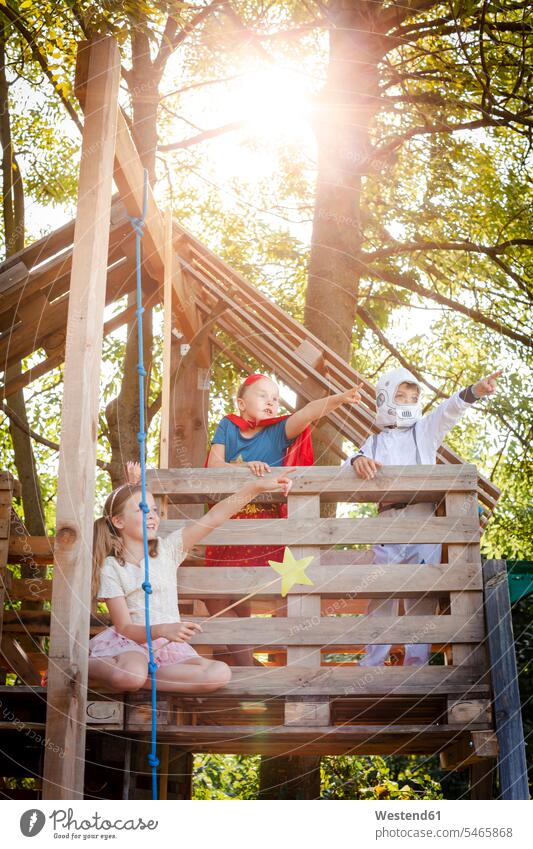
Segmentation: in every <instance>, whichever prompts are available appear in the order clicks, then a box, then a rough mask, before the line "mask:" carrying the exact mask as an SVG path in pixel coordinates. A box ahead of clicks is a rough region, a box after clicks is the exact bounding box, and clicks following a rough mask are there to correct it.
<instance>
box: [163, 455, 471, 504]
mask: <svg viewBox="0 0 533 849" xmlns="http://www.w3.org/2000/svg"><path fill="white" fill-rule="evenodd" d="M248 477H249V472H248V471H247V470H246V469H239V468H235V469H227V468H221V469H198V468H188V469H149V470H148V471H147V484H148V488H149V489H150V491H151V492H152V493H153V494H154V495H165V496H169V497H170V496H172V500H175V501H178V500H179V499H180V498H182V499H183V500H186V499H190V498H191V497H192V496H195V495H204V496H206V499H205V500H207V497H208V496H209V500H211V499H213V498H214V497H215V496H218V497H220V498H222V497H226V496H227V495H230V494H232V493H234V492H235V491H236V490H237V489H239V488H240V487H242V486H243V485H244V484H245V483H246V481H247V480H248ZM291 479H292V481H293V485H292V490H291V495H315V494H319V495H320V496H321V499H322V500H326V498H327V497H329V498H330V500H332V501H361V502H367V501H381V500H382V499H383V498H384V496H386V495H389V496H390V495H392V496H393V497H394V499H395V500H404V499H406V498H412V497H416V498H418V499H419V500H423V501H432V500H434V499H436V498H440V497H442V496H444V495H445V494H446V493H447V492H454V491H457V492H464V491H465V490H475V489H476V467H475V466H474V465H471V464H467V463H462V464H458V465H455V466H451V465H445V466H444V465H441V466H384V467H383V468H382V469H380V471H379V472H378V474H377V475H376V477H375V478H373V479H372V480H370V481H365V480H362V479H361V478H358V477H356V476H355V475H354V474H353V471H352V470H351V469H348V468H344V467H341V466H323V467H320V466H315V467H309V466H299V467H297V471H296V472H295V473H294V474H293V475H291Z"/></svg>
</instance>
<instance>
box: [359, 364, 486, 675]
mask: <svg viewBox="0 0 533 849" xmlns="http://www.w3.org/2000/svg"><path fill="white" fill-rule="evenodd" d="M391 376H392V378H393V379H392V381H389V388H390V392H389V397H388V398H387V397H385V403H383V401H384V399H383V397H382V396H381V397H380V392H379V389H380V383H382V380H383V379H380V381H379V382H378V385H377V386H376V389H377V390H378V393H377V397H378V416H377V418H376V423H377V424H378V425H379V426H380V427H382V428H383V429H382V430H381V432H380V433H377V434H373V435H372V436H369V437H368V439H367V440H366V441H365V442H364V443H363V445H362V446H361V448H360V450H359V452H358V453H357V454H355V455H354V456H353V457H350V458H348V459H347V460H346V461H345V462H344V464H343V465H348V464H349V463H352V462H353V461H354V460H355V459H356V457H360V456H365V457H369V458H371V459H373V460H377V461H378V462H380V463H383V464H384V465H387V466H414V465H419V464H424V465H430V464H434V463H435V462H436V452H437V449H438V448H439V446H440V444H441V443H442V440H443V438H444V436H445V434H446V433H447V432H448V431H449V430H450V429H451V428H452V427H453V426H454V425H455V424H456V423H457V422H458V421H459V419H460V418H461V416H462V415H463V414H464V413H465V412H466V410H468V409H469V408H470V407H471V406H472V404H473V403H474V401H476V400H477V399H476V396H475V395H474V393H473V391H472V388H471V387H470V386H469V387H468V388H467V389H463V390H461V391H460V392H456V393H454V394H453V395H452V396H451V397H450V398H448V399H447V400H446V401H443V402H442V403H441V404H439V406H438V407H436V408H435V409H434V410H433V411H432V412H430V413H428V414H427V415H425V416H421V417H420V418H418V420H416V421H415V423H414V424H410V426H407V427H406V426H404V424H403V422H402V426H398V425H397V424H395V425H387V424H386V422H387V421H391V422H392V421H394V422H399V421H400V420H401V419H400V417H401V416H402V415H405V414H404V413H403V412H402V411H403V410H405V406H403V407H401V406H400V405H397V406H398V410H395V404H394V401H393V399H394V395H395V392H396V388H397V387H398V386H399V384H400V383H401V382H409V383H411V382H412V383H416V384H417V385H418V386H419V388H421V387H420V384H419V381H418V380H417V379H416V378H415V377H414V376H413V375H411V374H410V372H408V371H407V370H406V369H395V371H394V372H390V373H388V375H385V376H384V377H385V378H387V377H391ZM380 401H381V405H380ZM380 406H381V407H382V409H381V410H380ZM409 406H412V407H414V406H415V405H409ZM417 406H418V405H417ZM415 418H416V415H415ZM434 513H435V504H429V503H427V502H426V503H420V504H409V505H407V506H400V507H387V508H386V509H385V510H384V511H383V512H381V513H380V514H379V515H380V516H382V517H383V518H386V519H389V520H392V519H394V520H395V521H397V522H398V524H399V525H400V524H401V522H402V519H404V518H405V519H407V518H409V519H413V518H414V517H416V518H417V519H419V520H420V521H421V522H423V520H424V517H426V516H433V515H434ZM373 554H374V563H376V564H380V565H382V564H387V563H440V562H441V554H442V547H441V546H440V545H436V544H435V545H433V544H413V545H409V544H404V545H401V544H396V545H394V544H386V545H375V546H374V547H373ZM398 605H399V599H396V598H392V599H370V602H369V608H368V613H369V614H370V615H377V616H397V615H398ZM404 606H405V612H406V614H407V615H409V614H411V615H417V616H427V615H430V616H431V615H433V614H434V613H435V599H434V598H431V597H427V598H424V597H422V598H407V599H404ZM413 630H414V629H413ZM422 636H423V635H422ZM390 648H391V646H390V645H385V644H376V645H371V646H367V649H366V654H365V657H364V658H363V659H362V660H361V662H360V666H380V665H381V664H383V663H384V662H385V660H386V659H387V656H388V654H389V651H390ZM430 649H431V646H430V645H427V644H425V643H414V644H410V645H407V646H406V647H405V659H404V665H411V664H423V663H427V661H428V659H429V653H430Z"/></svg>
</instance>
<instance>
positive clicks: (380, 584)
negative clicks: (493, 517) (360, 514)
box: [13, 548, 481, 613]
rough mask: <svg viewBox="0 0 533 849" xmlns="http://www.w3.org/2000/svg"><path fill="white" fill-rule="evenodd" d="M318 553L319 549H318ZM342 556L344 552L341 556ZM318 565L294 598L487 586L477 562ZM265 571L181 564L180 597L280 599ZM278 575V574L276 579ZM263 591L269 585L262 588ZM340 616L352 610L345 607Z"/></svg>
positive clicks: (312, 567)
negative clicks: (252, 596)
mask: <svg viewBox="0 0 533 849" xmlns="http://www.w3.org/2000/svg"><path fill="white" fill-rule="evenodd" d="M315 551H316V548H315ZM339 553H341V552H339ZM316 554H317V557H316V561H317V562H316V563H311V564H310V566H309V567H308V568H307V574H308V575H309V577H310V578H311V580H312V581H314V586H305V585H303V586H296V587H293V588H292V589H291V590H289V595H293V594H295V593H298V594H300V595H316V594H320V595H321V596H322V598H323V599H327V598H340V597H342V596H348V597H349V598H353V597H354V596H356V595H358V596H361V597H363V598H381V597H383V596H392V597H394V598H411V597H416V596H419V595H420V594H421V593H424V594H425V595H432V596H441V595H442V594H443V593H447V592H450V590H460V589H462V588H463V587H464V586H465V583H466V584H468V585H470V586H472V587H473V588H475V589H478V588H481V587H480V585H481V575H480V573H479V570H478V568H477V567H476V565H475V564H472V563H467V564H465V563H455V564H453V565H449V564H447V563H441V564H437V565H433V564H427V563H421V564H401V565H398V564H397V563H390V564H388V565H385V566H383V567H382V566H375V565H370V564H369V565H361V566H346V565H344V566H342V565H339V566H336V567H335V568H332V566H329V565H321V564H320V562H318V561H320V560H321V559H322V557H323V556H324V554H325V552H318V551H316ZM267 574H268V573H266V572H265V569H264V567H259V566H258V567H252V566H250V567H246V566H242V567H231V568H229V567H224V566H219V567H218V568H217V569H199V568H197V567H194V566H192V567H191V566H180V568H179V569H178V592H179V597H180V599H185V598H221V597H224V596H225V595H227V593H228V586H231V594H232V596H235V597H238V596H239V595H247V594H248V593H251V592H257V593H258V594H257V596H256V598H257V599H268V598H270V597H273V596H278V595H279V592H280V586H281V578H280V581H279V582H278V583H276V584H273V585H272V586H269V587H265V584H266V583H268V581H267V580H266V575H267ZM272 577H274V576H272ZM261 587H264V589H263V590H261ZM18 592H19V584H18V583H17V582H15V583H14V588H13V595H14V597H18V595H17V593H18ZM337 612H338V613H343V612H348V611H347V610H345V605H344V606H341V607H339V609H338V611H337Z"/></svg>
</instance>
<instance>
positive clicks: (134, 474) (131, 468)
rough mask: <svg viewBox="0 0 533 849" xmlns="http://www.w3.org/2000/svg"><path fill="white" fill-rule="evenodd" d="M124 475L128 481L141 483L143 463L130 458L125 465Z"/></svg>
mask: <svg viewBox="0 0 533 849" xmlns="http://www.w3.org/2000/svg"><path fill="white" fill-rule="evenodd" d="M124 477H125V479H126V483H133V484H137V483H139V482H140V480H141V464H140V463H136V462H134V461H133V460H128V462H127V463H126V467H125V474H124Z"/></svg>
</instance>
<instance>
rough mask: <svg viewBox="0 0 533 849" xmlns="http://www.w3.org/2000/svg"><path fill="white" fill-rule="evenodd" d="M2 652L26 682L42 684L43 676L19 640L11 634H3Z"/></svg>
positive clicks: (0, 650)
mask: <svg viewBox="0 0 533 849" xmlns="http://www.w3.org/2000/svg"><path fill="white" fill-rule="evenodd" d="M0 654H1V655H2V657H3V658H4V659H5V660H6V662H7V664H8V665H9V667H10V668H11V670H12V671H13V672H14V673H15V674H16V675H18V677H19V678H20V680H21V681H22V682H23V683H24V684H40V683H41V676H40V675H39V672H38V671H37V670H36V669H35V667H34V666H33V664H32V662H31V660H30V658H29V657H28V655H27V653H26V652H25V650H24V649H23V648H22V646H21V645H20V643H19V642H18V640H16V639H15V638H14V637H13V636H11V635H10V634H2V642H1V645H0Z"/></svg>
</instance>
